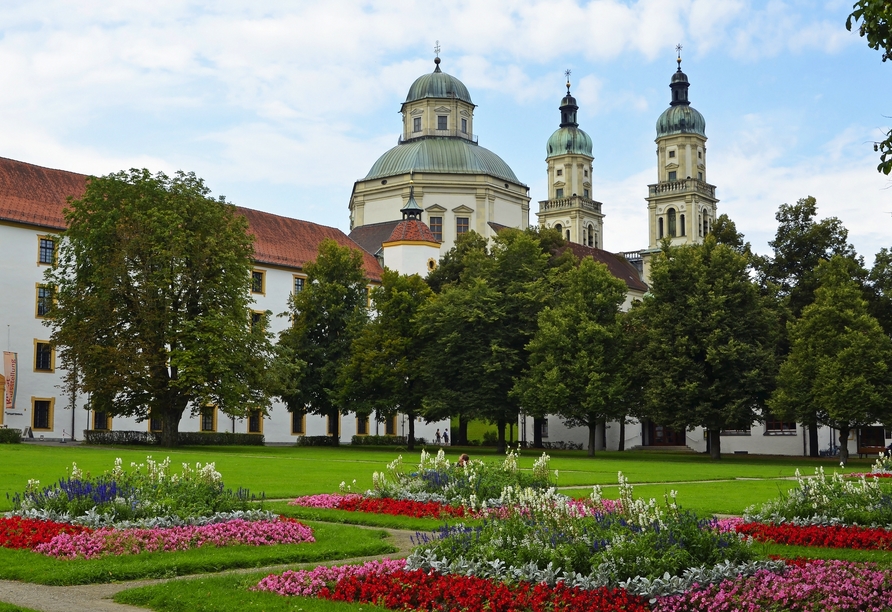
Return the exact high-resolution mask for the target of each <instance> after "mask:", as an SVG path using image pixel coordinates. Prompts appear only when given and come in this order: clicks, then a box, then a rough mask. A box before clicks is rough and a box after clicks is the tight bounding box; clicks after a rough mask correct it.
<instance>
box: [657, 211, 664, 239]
mask: <svg viewBox="0 0 892 612" xmlns="http://www.w3.org/2000/svg"><path fill="white" fill-rule="evenodd" d="M657 238H659V239H660V240H662V239H663V217H660V218H659V219H657Z"/></svg>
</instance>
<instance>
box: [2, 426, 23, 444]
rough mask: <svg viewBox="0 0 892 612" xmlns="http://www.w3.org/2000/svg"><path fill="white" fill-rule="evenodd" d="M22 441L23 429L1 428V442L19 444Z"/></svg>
mask: <svg viewBox="0 0 892 612" xmlns="http://www.w3.org/2000/svg"><path fill="white" fill-rule="evenodd" d="M21 441H22V431H21V430H20V429H12V428H4V429H0V444H19V443H20V442H21Z"/></svg>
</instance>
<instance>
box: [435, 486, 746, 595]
mask: <svg viewBox="0 0 892 612" xmlns="http://www.w3.org/2000/svg"><path fill="white" fill-rule="evenodd" d="M619 479H620V502H619V504H610V506H612V507H613V508H614V510H613V511H611V512H608V511H606V508H607V507H608V506H607V504H606V503H602V501H601V499H600V495H599V493H600V492H599V491H598V490H597V489H595V490H594V491H593V494H592V496H591V498H590V500H589V502H588V503H587V504H580V503H579V502H577V501H574V500H568V499H567V498H564V497H563V496H559V495H557V494H556V493H555V492H554V490H545V491H541V490H540V491H536V490H532V489H521V490H513V489H509V490H506V492H505V494H504V495H503V497H502V499H503V501H507V502H510V503H507V504H506V505H505V506H504V509H503V511H502V512H501V513H500V514H499V516H498V519H497V520H485V521H484V522H483V524H482V525H477V526H466V525H461V524H460V525H454V526H451V527H450V526H445V527H443V528H441V529H440V530H439V532H436V533H435V534H434V536H433V537H428V536H420V538H421V542H420V547H419V549H418V551H417V552H418V554H419V555H427V556H431V555H432V556H433V558H437V559H446V560H448V561H450V562H453V561H456V560H459V559H463V560H465V561H466V562H467V563H471V564H475V567H477V566H480V567H482V566H489V567H493V568H495V567H496V566H498V567H499V568H501V567H502V566H504V567H514V568H524V567H526V568H533V567H535V568H538V570H542V571H546V570H548V569H549V568H552V569H553V570H554V571H555V572H557V571H563V572H567V573H572V574H574V575H575V574H579V575H581V576H595V577H596V578H597V580H596V582H598V583H599V584H610V585H614V586H616V585H619V583H620V582H622V581H627V580H630V579H633V578H639V577H640V578H646V579H647V580H651V581H653V580H656V579H658V578H659V579H662V578H663V577H664V576H665V575H666V574H667V573H668V575H669V576H682V575H684V572H685V571H687V570H690V569H692V568H711V567H714V566H716V565H718V564H722V563H725V564H727V563H730V564H735V565H736V564H741V563H748V562H751V561H755V560H756V559H757V558H758V554H757V552H756V551H755V550H754V549H753V548H752V547H751V540H749V539H747V538H746V537H744V536H741V535H738V534H736V533H733V532H722V531H720V530H719V529H718V528H717V524H716V521H715V519H712V520H700V519H698V518H697V516H696V515H695V514H693V513H691V512H686V511H683V510H681V509H680V508H679V507H678V505H677V504H676V503H675V499H674V494H670V495H667V496H666V500H665V503H664V504H660V503H658V502H657V501H656V500H654V499H650V500H643V499H636V498H635V497H634V495H633V492H632V486H631V485H630V484H629V483H628V481H627V480H626V479H625V478H624V477H623V475H622V474H620V475H619Z"/></svg>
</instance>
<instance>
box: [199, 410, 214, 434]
mask: <svg viewBox="0 0 892 612" xmlns="http://www.w3.org/2000/svg"><path fill="white" fill-rule="evenodd" d="M201 431H217V409H216V408H214V407H213V406H207V407H205V408H202V409H201Z"/></svg>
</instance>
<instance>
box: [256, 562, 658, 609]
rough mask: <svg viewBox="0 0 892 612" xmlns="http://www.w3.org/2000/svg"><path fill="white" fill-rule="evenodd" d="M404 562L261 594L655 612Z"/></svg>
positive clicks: (277, 582) (402, 604)
mask: <svg viewBox="0 0 892 612" xmlns="http://www.w3.org/2000/svg"><path fill="white" fill-rule="evenodd" d="M402 565H403V562H401V561H385V562H378V563H371V564H366V565H364V566H355V567H351V566H341V567H334V568H316V569H315V570H305V571H301V572H285V573H284V574H281V575H275V574H273V575H270V576H267V577H266V578H264V579H263V580H262V581H261V582H260V583H259V584H258V585H257V586H256V587H254V588H255V589H256V590H265V591H272V592H274V593H278V594H280V595H304V596H317V597H322V598H324V599H330V600H334V601H348V602H359V603H373V604H375V605H379V606H383V607H386V608H390V609H395V610H466V611H469V612H478V611H480V612H482V611H484V610H499V611H500V612H501V611H504V612H527V611H529V612H546V611H547V612H552V611H553V612H562V611H568V612H569V611H570V610H592V611H595V612H613V611H616V612H619V611H629V612H649V610H650V606H649V605H648V604H647V600H645V599H643V598H641V597H638V596H635V595H630V594H629V593H627V592H626V591H624V590H622V589H608V588H599V589H591V590H584V589H580V588H575V587H567V586H565V585H564V584H563V583H559V584H557V585H555V586H549V585H547V584H536V585H533V584H530V583H528V582H518V583H516V584H506V583H504V582H500V581H497V580H491V579H486V578H479V577H476V576H458V575H454V574H447V575H441V574H438V573H436V572H426V571H423V570H413V571H408V570H405V569H402V567H401V566H402Z"/></svg>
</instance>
